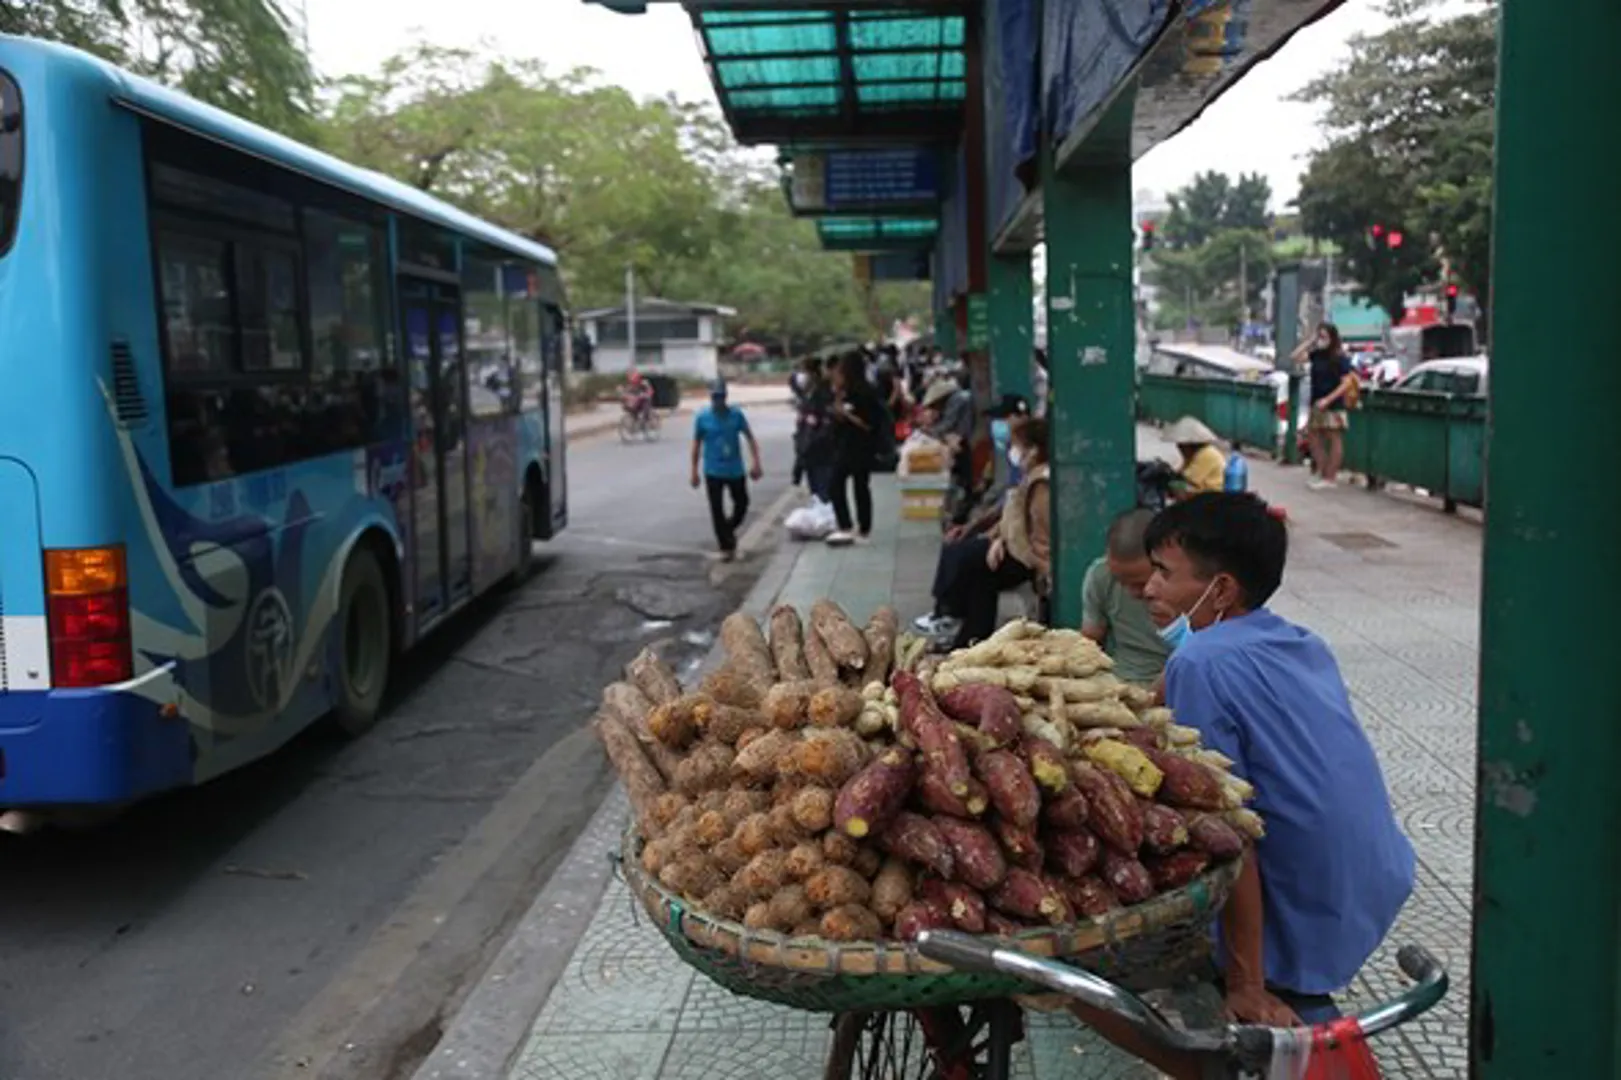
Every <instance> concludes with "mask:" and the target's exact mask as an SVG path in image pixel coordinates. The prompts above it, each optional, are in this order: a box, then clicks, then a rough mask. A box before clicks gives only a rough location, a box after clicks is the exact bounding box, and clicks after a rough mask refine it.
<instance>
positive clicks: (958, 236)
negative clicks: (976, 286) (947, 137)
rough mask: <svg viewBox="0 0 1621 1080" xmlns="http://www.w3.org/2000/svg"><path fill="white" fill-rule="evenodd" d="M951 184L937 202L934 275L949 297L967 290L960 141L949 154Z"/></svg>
mask: <svg viewBox="0 0 1621 1080" xmlns="http://www.w3.org/2000/svg"><path fill="white" fill-rule="evenodd" d="M950 161H951V164H950V170H951V171H950V177H951V188H950V190H949V191H948V192H947V193H946V197H945V201H944V202H943V203H941V206H940V237H939V240H938V241H937V242H936V245H935V252H934V253H935V259H934V278H935V281H936V282H937V283H938V286H939V288H940V289H941V290H942V295H943V296H944V297H946V298H947V299H948V300H949V299H950V298H951V297H952V296H953V295H955V294H957V293H966V292H967V291H968V158H967V153H966V151H965V150H964V148H963V146H962V145H961V144H958V146H957V149H956V152H955V153H953V154H952V156H951V159H950Z"/></svg>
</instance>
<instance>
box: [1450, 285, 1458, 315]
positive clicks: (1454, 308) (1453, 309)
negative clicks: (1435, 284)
mask: <svg viewBox="0 0 1621 1080" xmlns="http://www.w3.org/2000/svg"><path fill="white" fill-rule="evenodd" d="M1457 313H1458V287H1457V286H1456V285H1452V284H1449V285H1448V286H1447V318H1449V319H1450V318H1452V316H1454V315H1456V314H1457Z"/></svg>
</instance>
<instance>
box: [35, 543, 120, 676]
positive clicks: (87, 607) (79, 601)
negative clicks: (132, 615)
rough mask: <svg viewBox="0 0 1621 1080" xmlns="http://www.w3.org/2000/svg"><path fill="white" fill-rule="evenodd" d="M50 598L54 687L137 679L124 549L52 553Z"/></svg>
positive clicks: (47, 565)
mask: <svg viewBox="0 0 1621 1080" xmlns="http://www.w3.org/2000/svg"><path fill="white" fill-rule="evenodd" d="M45 594H46V597H45V613H46V622H47V625H48V626H49V628H50V636H51V681H52V683H54V684H55V685H56V686H58V687H61V688H76V687H88V686H106V685H107V684H109V683H120V682H125V681H126V680H128V679H129V678H131V677H132V676H133V675H134V673H135V660H134V653H133V650H132V648H131V645H130V619H129V579H128V577H127V575H126V572H125V565H124V549H123V548H122V547H99V548H65V549H59V550H53V551H47V552H46V553H45Z"/></svg>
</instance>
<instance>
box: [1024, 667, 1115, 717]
mask: <svg viewBox="0 0 1621 1080" xmlns="http://www.w3.org/2000/svg"><path fill="white" fill-rule="evenodd" d="M1124 685H1125V684H1124V683H1122V682H1121V681H1120V680H1119V679H1117V678H1115V677H1114V676H1113V675H1109V674H1101V675H1092V676H1089V677H1088V678H1084V679H1069V678H1064V677H1062V676H1057V675H1044V676H1042V677H1040V678H1039V679H1037V680H1036V683H1035V691H1036V696H1037V697H1038V698H1040V697H1047V698H1051V696H1052V695H1053V694H1054V693H1057V694H1060V695H1062V697H1063V699H1064V704H1065V705H1073V704H1076V703H1081V702H1093V701H1112V702H1114V703H1115V704H1116V705H1119V706H1120V708H1122V709H1125V711H1126V712H1131V710H1130V709H1127V708H1126V707H1125V706H1124V705H1121V704H1120V690H1121V687H1123V686H1124ZM1133 715H1136V714H1135V713H1133Z"/></svg>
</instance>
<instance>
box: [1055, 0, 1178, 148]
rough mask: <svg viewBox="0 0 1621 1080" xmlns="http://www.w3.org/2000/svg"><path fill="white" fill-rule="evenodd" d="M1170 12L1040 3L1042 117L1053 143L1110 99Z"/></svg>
mask: <svg viewBox="0 0 1621 1080" xmlns="http://www.w3.org/2000/svg"><path fill="white" fill-rule="evenodd" d="M1170 14H1171V0H1088V2H1087V3H1084V4H1054V3H1049V4H1046V5H1044V7H1043V12H1042V24H1043V40H1042V51H1041V83H1042V115H1043V116H1044V117H1045V119H1046V128H1045V130H1046V131H1048V132H1049V133H1050V138H1051V142H1052V143H1053V144H1054V145H1057V144H1058V143H1061V142H1063V141H1064V139H1065V138H1066V137H1067V136H1068V135H1069V133H1070V131H1071V130H1073V129H1074V127H1075V125H1076V124H1078V123H1080V122H1081V121H1083V120H1085V119H1086V118H1087V117H1089V116H1091V115H1092V113H1093V111H1094V110H1096V109H1098V108H1099V107H1100V106H1102V105H1103V104H1104V102H1106V101H1107V100H1108V99H1109V96H1110V94H1111V93H1113V91H1114V89H1115V87H1116V86H1117V85H1118V84H1119V83H1120V81H1121V80H1122V79H1123V78H1125V76H1126V74H1127V73H1128V72H1129V71H1131V69H1132V67H1133V66H1135V65H1136V63H1137V61H1138V60H1139V59H1141V58H1142V56H1143V54H1144V53H1145V52H1146V51H1147V50H1148V47H1149V46H1150V45H1152V44H1153V42H1154V39H1155V38H1156V37H1157V36H1158V35H1159V32H1160V30H1161V29H1163V28H1164V26H1165V22H1166V20H1167V19H1168V18H1169V17H1170Z"/></svg>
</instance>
